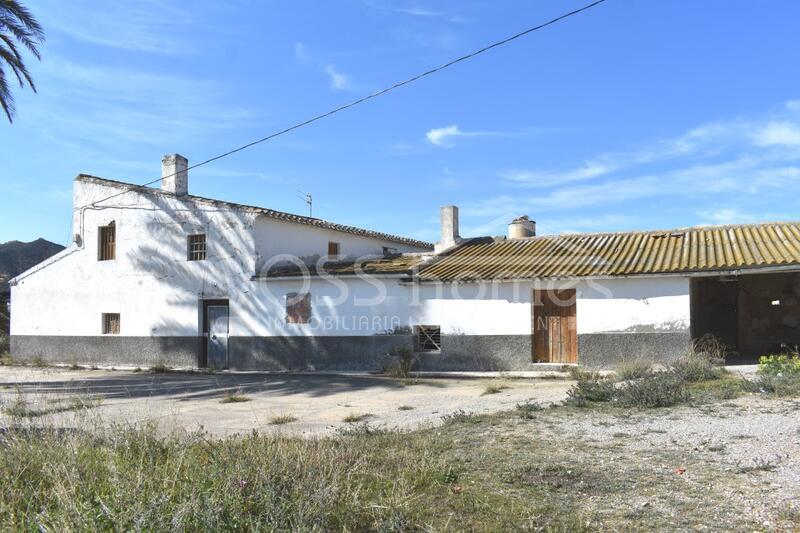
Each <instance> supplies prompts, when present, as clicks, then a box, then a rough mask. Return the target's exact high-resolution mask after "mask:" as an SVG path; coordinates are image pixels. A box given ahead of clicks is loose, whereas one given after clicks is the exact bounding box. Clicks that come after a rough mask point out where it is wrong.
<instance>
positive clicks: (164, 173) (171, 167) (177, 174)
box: [161, 154, 189, 196]
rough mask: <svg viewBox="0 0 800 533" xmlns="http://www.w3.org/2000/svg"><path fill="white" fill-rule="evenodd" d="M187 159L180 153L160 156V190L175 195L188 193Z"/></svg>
mask: <svg viewBox="0 0 800 533" xmlns="http://www.w3.org/2000/svg"><path fill="white" fill-rule="evenodd" d="M188 167H189V160H188V159H186V158H185V157H183V156H182V155H180V154H167V155H165V156H164V157H162V158H161V190H162V191H164V192H171V193H172V194H174V195H176V196H185V195H187V194H189V171H188V170H187V169H188Z"/></svg>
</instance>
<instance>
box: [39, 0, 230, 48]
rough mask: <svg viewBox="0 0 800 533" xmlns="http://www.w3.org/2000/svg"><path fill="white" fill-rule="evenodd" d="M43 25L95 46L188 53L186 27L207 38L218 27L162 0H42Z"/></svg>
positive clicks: (192, 12) (191, 11) (190, 11)
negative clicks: (185, 38) (133, 0)
mask: <svg viewBox="0 0 800 533" xmlns="http://www.w3.org/2000/svg"><path fill="white" fill-rule="evenodd" d="M42 2H43V5H42V6H41V7H40V9H38V10H37V15H39V14H40V16H41V17H42V23H43V24H42V25H43V26H44V27H45V28H47V29H48V30H50V29H52V30H53V31H57V32H61V33H63V34H65V35H68V36H69V37H70V38H72V39H76V40H79V41H82V42H84V43H88V44H91V45H95V46H103V47H109V48H118V49H121V50H132V51H137V52H147V53H153V54H166V55H174V54H191V53H195V52H196V50H197V48H196V47H194V46H190V45H189V44H188V40H183V39H181V33H182V32H183V31H185V30H186V28H191V29H192V31H195V32H200V31H202V33H203V35H204V36H205V37H206V38H207V37H208V36H209V35H211V34H212V33H216V32H217V31H218V29H217V28H215V27H213V26H208V25H202V18H201V17H195V16H194V14H195V10H187V9H184V8H183V7H179V6H177V5H174V4H172V3H171V2H167V1H161V0H142V1H138V2H124V1H123V2H101V3H99V4H98V3H96V2H90V1H89V0H73V1H70V2H63V1H56V0H42Z"/></svg>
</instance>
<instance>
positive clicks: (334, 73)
mask: <svg viewBox="0 0 800 533" xmlns="http://www.w3.org/2000/svg"><path fill="white" fill-rule="evenodd" d="M323 70H324V71H325V74H327V75H328V76H330V77H331V87H333V88H334V89H338V90H340V91H343V90H345V89H349V88H350V78H349V77H348V76H347V74H343V73H341V72H339V71H338V70H336V67H335V66H333V65H325V67H324V68H323Z"/></svg>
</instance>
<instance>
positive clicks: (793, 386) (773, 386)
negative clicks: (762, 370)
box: [746, 374, 800, 396]
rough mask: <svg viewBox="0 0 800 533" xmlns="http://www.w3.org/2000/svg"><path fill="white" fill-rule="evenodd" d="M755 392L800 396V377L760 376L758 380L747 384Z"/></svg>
mask: <svg viewBox="0 0 800 533" xmlns="http://www.w3.org/2000/svg"><path fill="white" fill-rule="evenodd" d="M746 385H747V388H748V389H749V390H751V391H753V392H761V393H766V394H774V395H776V396H800V375H798V374H794V375H776V374H759V375H758V376H757V377H756V379H754V380H752V381H747V382H746Z"/></svg>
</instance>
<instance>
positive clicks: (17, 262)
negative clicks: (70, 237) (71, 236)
mask: <svg viewBox="0 0 800 533" xmlns="http://www.w3.org/2000/svg"><path fill="white" fill-rule="evenodd" d="M63 249H64V247H63V246H61V245H60V244H56V243H54V242H50V241H46V240H44V239H36V240H35V241H33V242H20V241H9V242H6V243H3V244H0V292H8V280H10V279H11V278H13V277H14V276H16V275H17V274H21V273H22V272H25V271H26V270H28V269H29V268H31V267H32V266H34V265H36V264H38V263H41V262H42V261H44V260H45V259H47V258H48V257H50V256H51V255H55V254H57V253H58V252H60V251H61V250H63Z"/></svg>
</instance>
